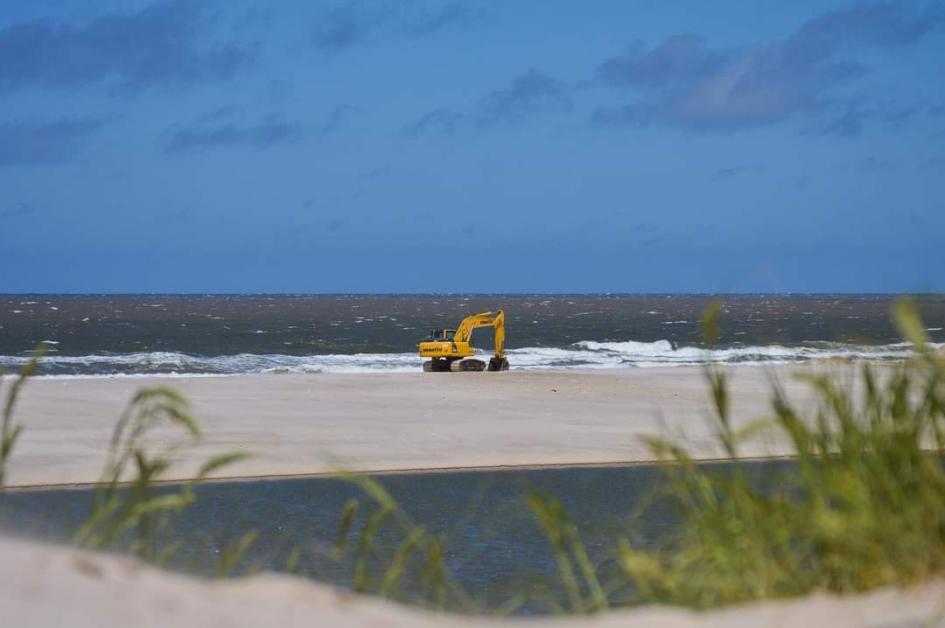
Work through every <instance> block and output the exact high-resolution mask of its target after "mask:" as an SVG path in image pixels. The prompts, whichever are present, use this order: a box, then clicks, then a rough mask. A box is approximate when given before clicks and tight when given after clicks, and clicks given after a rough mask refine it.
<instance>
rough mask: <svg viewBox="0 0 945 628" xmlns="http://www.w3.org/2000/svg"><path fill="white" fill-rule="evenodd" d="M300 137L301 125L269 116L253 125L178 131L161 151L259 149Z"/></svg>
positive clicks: (200, 127)
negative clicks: (232, 148) (231, 148)
mask: <svg viewBox="0 0 945 628" xmlns="http://www.w3.org/2000/svg"><path fill="white" fill-rule="evenodd" d="M301 135H302V127H301V125H299V124H297V123H295V122H289V121H286V120H283V119H282V118H280V117H279V116H276V115H271V116H268V117H267V118H264V119H263V120H261V121H260V122H259V123H257V124H249V125H241V124H237V123H235V122H227V123H224V124H218V125H214V126H197V127H194V128H188V129H182V130H179V131H177V132H176V133H174V134H173V135H172V136H171V139H170V141H169V142H168V143H167V145H166V147H165V151H166V152H168V153H187V152H195V151H200V150H206V149H213V148H226V147H244V148H255V149H261V148H268V147H271V146H275V145H278V144H286V143H291V142H295V141H297V140H298V139H300V138H301Z"/></svg>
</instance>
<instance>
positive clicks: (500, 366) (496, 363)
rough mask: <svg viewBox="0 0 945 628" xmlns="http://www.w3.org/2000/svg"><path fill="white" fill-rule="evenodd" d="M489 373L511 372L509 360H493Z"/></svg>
mask: <svg viewBox="0 0 945 628" xmlns="http://www.w3.org/2000/svg"><path fill="white" fill-rule="evenodd" d="M486 370H487V371H507V370H509V361H508V359H507V358H491V359H490V360H489V366H488V368H486Z"/></svg>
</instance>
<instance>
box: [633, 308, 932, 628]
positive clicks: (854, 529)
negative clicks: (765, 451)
mask: <svg viewBox="0 0 945 628" xmlns="http://www.w3.org/2000/svg"><path fill="white" fill-rule="evenodd" d="M717 312H718V309H717V308H714V309H712V310H710V311H709V312H708V313H707V315H706V319H705V327H706V336H707V338H708V339H709V340H711V339H712V338H714V337H715V336H716V334H717V332H716V322H715V321H716V315H717ZM895 318H896V321H897V323H898V325H899V329H900V331H901V332H902V334H903V337H904V338H905V339H906V340H908V341H909V342H911V343H913V345H914V346H915V352H916V355H915V358H914V359H912V360H909V361H905V362H902V363H897V364H893V365H883V366H880V367H877V366H874V365H870V364H865V365H862V367H861V368H860V372H859V380H860V381H859V384H860V386H859V392H857V389H856V387H850V386H844V385H842V384H840V383H839V382H837V381H834V380H833V379H831V378H830V377H829V376H827V375H812V374H802V375H800V376H799V377H801V378H803V379H804V380H805V381H806V382H807V384H808V385H809V386H811V388H812V389H813V390H814V391H815V393H816V396H817V399H818V404H817V409H816V411H815V412H814V413H813V414H812V415H804V414H803V413H801V412H800V411H799V410H798V409H797V408H795V407H794V406H792V404H791V403H790V402H789V400H788V399H787V398H786V397H785V395H784V394H783V393H782V391H781V390H780V388H779V387H778V386H777V385H776V384H772V399H771V411H772V416H771V417H770V418H769V419H767V420H763V421H761V422H759V423H755V424H752V425H750V426H748V427H747V428H742V429H741V430H736V429H735V428H733V426H732V424H731V422H730V409H729V398H730V391H729V388H728V382H727V378H726V374H725V372H724V370H722V369H720V368H718V367H713V366H709V367H707V371H706V374H707V380H708V384H709V388H710V391H711V399H712V409H713V419H714V425H715V433H716V438H717V439H718V442H719V444H720V445H721V446H722V447H723V448H724V449H725V451H726V453H727V455H728V458H729V459H730V464H728V465H726V466H725V467H724V468H723V469H721V470H719V469H713V470H711V471H709V470H708V469H706V468H705V467H702V466H700V465H698V464H696V462H695V461H694V460H693V458H692V457H691V456H690V455H689V453H688V452H687V450H686V446H685V444H684V443H681V442H678V441H675V440H672V439H666V438H650V439H648V442H649V445H650V448H651V450H652V451H653V453H654V454H656V455H657V456H658V458H659V459H660V460H662V461H663V463H664V464H663V470H664V472H665V476H666V479H667V481H668V497H669V499H671V500H672V501H673V502H674V504H675V505H676V507H677V508H678V510H679V513H680V519H681V522H682V523H681V525H680V526H679V528H678V532H677V533H676V535H675V536H674V538H673V539H671V541H670V542H669V543H668V544H666V545H665V546H663V547H660V548H658V549H656V550H652V549H642V548H639V547H636V546H635V545H634V544H633V543H631V542H630V541H628V540H627V539H621V540H620V550H619V551H620V563H621V565H622V567H623V569H624V570H625V572H626V574H627V576H628V577H629V578H630V580H631V581H632V584H633V587H634V589H635V591H636V593H635V596H634V602H635V603H661V604H674V605H684V606H690V607H695V608H703V609H704V608H712V607H717V606H723V605H726V604H732V603H738V602H747V601H753V600H762V599H771V598H781V597H790V596H797V595H804V594H807V593H810V592H813V591H829V592H835V593H853V592H860V591H866V590H870V589H874V588H877V587H882V586H888V585H901V586H905V585H910V584H914V583H917V582H920V581H922V580H925V579H927V578H931V577H935V576H941V575H942V573H943V571H945V471H943V465H942V459H941V452H942V448H943V436H945V360H943V358H942V356H941V355H937V354H936V353H935V352H934V351H932V350H931V349H930V348H929V347H928V343H927V339H926V337H925V332H924V331H923V330H924V326H923V325H922V324H921V321H920V320H919V317H918V315H917V313H916V310H915V308H914V306H913V305H912V304H911V303H909V302H907V301H903V302H901V303H900V304H899V305H898V306H897V309H896V312H895ZM760 429H772V430H775V431H777V432H779V433H780V435H781V436H783V437H784V438H785V439H786V440H787V441H788V442H790V444H791V445H792V448H793V457H794V459H795V461H796V470H795V471H792V472H790V473H786V474H784V475H783V477H780V478H778V481H777V482H775V483H774V486H773V487H772V486H771V485H770V484H771V483H767V484H768V485H767V486H764V487H760V486H758V485H757V483H753V482H751V481H750V480H749V478H748V474H747V473H746V469H745V462H744V461H743V460H741V458H740V456H739V451H738V448H739V444H740V443H741V442H742V441H743V440H744V439H745V438H747V437H748V436H749V435H751V434H752V433H756V432H757V431H758V430H760Z"/></svg>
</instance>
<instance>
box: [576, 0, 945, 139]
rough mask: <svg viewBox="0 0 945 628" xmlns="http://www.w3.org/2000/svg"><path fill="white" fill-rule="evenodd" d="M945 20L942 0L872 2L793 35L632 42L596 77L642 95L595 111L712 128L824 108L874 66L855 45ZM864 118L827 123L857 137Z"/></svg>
mask: <svg viewBox="0 0 945 628" xmlns="http://www.w3.org/2000/svg"><path fill="white" fill-rule="evenodd" d="M943 21H945V11H943V10H942V9H941V8H937V9H934V8H930V9H922V8H920V6H919V5H917V4H916V3H910V2H882V3H868V4H859V5H856V6H854V7H852V8H850V9H846V10H842V11H831V12H828V13H825V14H823V15H820V16H818V17H816V18H813V19H811V20H808V21H807V22H805V23H804V24H803V25H802V26H801V27H800V28H799V29H798V30H797V31H795V32H794V33H793V34H792V35H791V36H789V37H788V38H786V39H783V40H777V41H771V42H766V43H761V44H757V45H751V46H744V47H738V48H719V49H713V48H711V47H709V46H708V44H707V43H706V42H705V41H704V40H703V39H702V38H700V37H697V36H695V35H674V36H672V37H668V38H666V39H665V40H663V41H662V42H660V43H659V44H657V45H656V46H654V47H652V48H647V47H645V46H643V45H641V44H639V43H638V44H634V45H633V46H631V47H630V48H629V49H628V50H627V52H626V53H624V54H623V55H620V56H618V57H614V58H612V59H608V60H607V61H605V62H604V63H602V64H601V65H600V66H599V68H598V70H597V77H598V79H599V80H600V81H602V82H603V83H605V84H607V85H610V86H612V87H614V88H624V89H630V90H632V91H633V92H634V94H635V96H636V97H635V99H634V100H632V101H631V102H630V103H628V104H626V105H624V106H622V107H603V108H600V109H598V110H597V112H596V113H595V115H594V120H595V121H597V122H600V123H606V124H632V125H638V126H645V125H656V124H659V125H665V126H680V127H688V128H695V129H702V130H711V129H736V128H743V127H750V126H758V125H765V124H771V123H775V122H779V121H782V120H785V119H787V118H789V117H791V116H793V115H796V114H801V113H806V114H817V113H820V112H822V111H824V110H825V109H826V108H827V105H828V104H829V103H830V102H831V100H832V90H834V88H836V87H837V86H839V85H842V84H845V83H847V82H849V81H851V80H853V79H854V78H856V77H859V76H862V75H864V74H866V73H868V72H869V71H870V68H869V67H868V66H866V65H865V64H863V63H861V62H858V61H855V60H852V59H850V58H848V54H847V53H851V52H855V51H856V50H859V49H865V48H874V49H875V48H888V47H899V46H908V45H910V44H913V43H915V42H917V41H919V40H920V39H921V38H922V37H923V36H925V35H926V34H927V33H928V32H929V31H931V30H932V29H934V28H936V27H938V26H939V25H941V24H942V23H943ZM862 122H863V120H862V117H861V116H858V114H857V112H856V111H844V112H843V113H842V114H841V116H840V117H838V118H837V119H836V120H834V123H833V124H832V125H830V126H828V127H825V129H824V132H828V133H835V134H840V135H844V136H848V137H852V136H855V135H857V134H858V133H859V132H860V131H861V129H862Z"/></svg>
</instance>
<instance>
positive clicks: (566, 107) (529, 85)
mask: <svg viewBox="0 0 945 628" xmlns="http://www.w3.org/2000/svg"><path fill="white" fill-rule="evenodd" d="M571 107H572V103H571V96H570V93H569V88H568V86H567V85H565V84H564V83H562V82H561V81H557V80H555V79H553V78H551V77H550V76H548V75H547V74H544V73H542V72H540V71H538V70H536V69H534V68H533V69H530V70H528V71H527V72H524V73H523V74H520V75H519V76H517V77H515V78H514V79H512V82H511V84H509V86H508V87H503V88H502V89H497V90H494V91H491V92H489V93H488V94H486V95H485V96H484V97H483V98H482V99H480V101H479V102H478V103H477V104H476V105H475V106H472V107H470V108H469V110H468V111H467V112H462V111H456V110H454V109H450V108H447V107H440V108H437V109H433V110H432V111H428V112H427V113H425V114H423V115H422V116H420V117H419V118H417V119H416V120H414V121H413V122H411V123H410V124H408V125H407V126H406V127H405V128H404V133H405V135H407V136H409V137H421V136H425V135H452V134H454V133H455V132H456V131H458V130H459V129H461V128H469V127H480V128H482V127H490V126H497V125H503V124H505V125H508V124H516V123H520V122H523V121H525V120H526V119H528V118H531V117H533V116H537V115H541V114H547V113H562V112H567V111H570V110H571Z"/></svg>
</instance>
